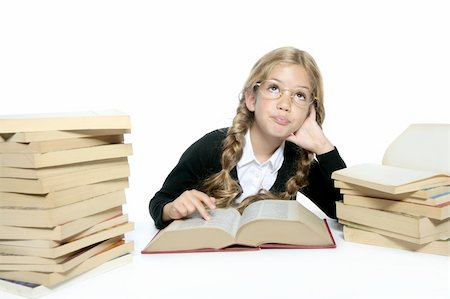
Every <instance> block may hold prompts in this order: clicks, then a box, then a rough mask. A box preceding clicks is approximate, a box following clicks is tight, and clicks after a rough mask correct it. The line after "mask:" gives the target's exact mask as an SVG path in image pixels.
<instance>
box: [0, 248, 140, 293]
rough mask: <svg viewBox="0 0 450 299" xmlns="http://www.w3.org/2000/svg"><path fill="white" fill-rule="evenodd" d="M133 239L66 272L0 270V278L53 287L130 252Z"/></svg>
mask: <svg viewBox="0 0 450 299" xmlns="http://www.w3.org/2000/svg"><path fill="white" fill-rule="evenodd" d="M133 247H134V243H133V241H130V242H127V243H125V244H122V245H118V246H115V247H112V248H110V249H108V250H105V251H103V252H101V253H98V254H96V255H94V256H92V257H90V258H89V259H87V260H85V261H84V262H82V263H81V264H79V265H77V266H75V267H73V268H72V269H70V270H69V271H66V272H37V271H36V272H35V271H0V278H3V279H9V280H16V281H23V282H30V283H34V284H39V285H43V286H47V287H53V286H56V285H57V284H60V283H62V282H64V281H66V280H68V279H70V278H73V277H76V276H78V275H80V274H82V273H85V272H87V271H89V270H91V269H93V268H95V267H98V266H100V265H102V264H103V263H106V262H108V261H110V260H113V259H115V258H118V257H121V256H123V255H126V254H130V253H131V252H132V251H133Z"/></svg>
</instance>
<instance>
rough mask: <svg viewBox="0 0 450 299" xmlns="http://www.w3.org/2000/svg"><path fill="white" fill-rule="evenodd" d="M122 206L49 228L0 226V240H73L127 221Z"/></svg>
mask: <svg viewBox="0 0 450 299" xmlns="http://www.w3.org/2000/svg"><path fill="white" fill-rule="evenodd" d="M122 213H123V212H122V206H118V207H116V208H112V209H109V210H106V211H102V212H100V213H97V214H93V215H90V216H86V217H83V218H79V219H76V220H73V221H70V222H66V223H63V224H61V225H58V226H55V227H51V228H42V227H39V228H35V227H20V226H7V225H0V239H1V240H9V241H13V240H22V241H26V240H52V241H63V240H67V239H69V238H75V237H77V236H80V235H81V234H83V235H86V232H91V233H92V231H93V230H97V231H98V230H101V229H99V228H102V229H105V225H108V226H114V225H117V224H120V223H124V222H126V221H127V220H128V218H127V215H126V214H125V215H123V214H122Z"/></svg>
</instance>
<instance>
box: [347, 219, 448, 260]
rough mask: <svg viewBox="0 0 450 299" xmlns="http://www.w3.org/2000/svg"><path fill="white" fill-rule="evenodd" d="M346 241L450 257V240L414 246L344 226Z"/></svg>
mask: <svg viewBox="0 0 450 299" xmlns="http://www.w3.org/2000/svg"><path fill="white" fill-rule="evenodd" d="M344 239H345V240H346V241H350V242H355V243H362V244H368V245H376V246H382V247H389V248H397V249H402V250H409V251H417V252H423V253H430V254H437V255H444V256H450V239H446V240H436V241H432V242H429V243H426V244H414V243H410V242H407V241H403V240H399V239H396V238H392V237H389V236H384V235H381V234H377V233H374V232H369V231H366V230H362V229H357V228H353V227H350V226H344Z"/></svg>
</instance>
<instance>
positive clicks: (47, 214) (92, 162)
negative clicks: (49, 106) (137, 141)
mask: <svg viewBox="0 0 450 299" xmlns="http://www.w3.org/2000/svg"><path fill="white" fill-rule="evenodd" d="M130 130H131V123H130V119H129V116H128V115H125V114H122V113H119V112H116V111H105V112H86V113H74V114H64V115H63V114H55V115H25V116H0V280H1V281H0V282H1V283H0V285H2V286H5V284H6V283H10V285H9V289H10V290H11V289H13V286H14V285H15V284H18V285H21V284H26V285H27V286H28V287H38V286H44V287H46V288H52V287H54V286H56V285H59V284H60V283H62V282H64V281H67V280H68V279H71V278H73V277H75V276H78V275H80V274H82V273H85V272H88V271H89V270H91V269H94V268H97V267H98V266H100V265H103V264H105V263H113V262H116V263H118V261H119V260H120V261H125V260H127V261H129V260H130V259H131V252H132V251H133V242H132V241H127V240H126V239H125V233H127V232H130V231H132V230H133V228H134V227H133V223H132V222H129V221H128V217H127V215H126V214H124V213H123V205H124V204H125V203H126V198H125V189H126V188H127V187H128V177H129V175H130V169H129V165H128V156H130V155H132V146H131V144H127V143H125V141H124V137H125V134H127V133H129V132H130Z"/></svg>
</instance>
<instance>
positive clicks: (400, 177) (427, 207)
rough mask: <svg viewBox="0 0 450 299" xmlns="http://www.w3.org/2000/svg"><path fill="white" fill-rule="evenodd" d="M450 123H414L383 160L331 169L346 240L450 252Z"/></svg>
mask: <svg viewBox="0 0 450 299" xmlns="http://www.w3.org/2000/svg"><path fill="white" fill-rule="evenodd" d="M449 153H450V125H448V124H446V125H436V124H414V125H411V126H410V127H408V128H407V129H406V130H405V131H404V132H403V133H402V134H401V135H400V136H399V137H398V138H397V139H396V140H395V141H394V142H393V143H392V144H391V145H390V146H389V147H388V149H387V150H386V152H385V154H384V158H383V163H382V164H381V165H376V164H360V165H354V166H352V167H348V168H346V169H341V170H338V171H336V172H334V173H333V175H332V178H333V179H334V180H335V186H336V187H337V188H340V190H341V193H342V194H343V201H342V202H338V203H337V204H336V212H337V217H338V219H339V222H340V223H342V224H344V228H343V230H344V239H345V240H348V241H352V242H357V243H364V244H371V245H379V246H385V247H393V248H400V249H405V250H410V251H419V252H426V253H432V254H439V255H446V256H450V239H449V238H450V154H449Z"/></svg>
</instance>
